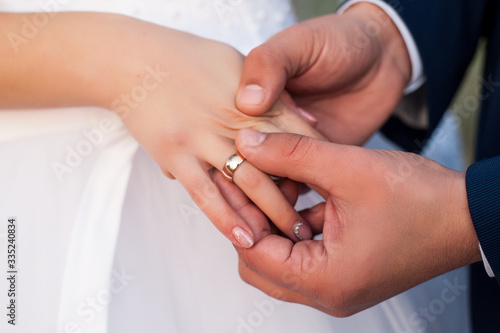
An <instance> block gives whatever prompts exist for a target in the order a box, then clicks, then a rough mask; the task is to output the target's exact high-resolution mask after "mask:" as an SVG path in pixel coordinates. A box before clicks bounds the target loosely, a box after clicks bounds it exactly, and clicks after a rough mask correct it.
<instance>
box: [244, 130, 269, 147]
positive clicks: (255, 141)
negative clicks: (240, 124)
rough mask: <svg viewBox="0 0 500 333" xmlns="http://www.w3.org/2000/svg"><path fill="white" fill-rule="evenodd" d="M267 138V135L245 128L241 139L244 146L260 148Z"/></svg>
mask: <svg viewBox="0 0 500 333" xmlns="http://www.w3.org/2000/svg"><path fill="white" fill-rule="evenodd" d="M266 136H267V134H264V133H261V132H259V131H256V130H253V129H251V128H244V129H242V130H241V131H240V139H241V142H242V143H243V145H244V146H250V147H253V146H258V145H260V144H261V143H262V141H264V140H265V139H266Z"/></svg>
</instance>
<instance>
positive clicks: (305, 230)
mask: <svg viewBox="0 0 500 333" xmlns="http://www.w3.org/2000/svg"><path fill="white" fill-rule="evenodd" d="M293 233H294V234H295V236H296V237H297V238H298V239H299V240H304V239H311V238H312V232H311V230H310V229H309V227H307V226H306V225H305V224H304V222H300V221H298V222H297V223H295V224H294V225H293Z"/></svg>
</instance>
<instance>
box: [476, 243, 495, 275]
mask: <svg viewBox="0 0 500 333" xmlns="http://www.w3.org/2000/svg"><path fill="white" fill-rule="evenodd" d="M479 251H481V258H482V259H483V265H484V269H485V271H486V273H488V276H489V277H491V278H494V277H495V272H493V269H492V268H491V266H490V263H489V262H488V259H486V256H485V255H484V251H483V248H482V247H481V244H479Z"/></svg>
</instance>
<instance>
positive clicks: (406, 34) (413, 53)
mask: <svg viewBox="0 0 500 333" xmlns="http://www.w3.org/2000/svg"><path fill="white" fill-rule="evenodd" d="M359 2H370V3H373V4H374V5H377V6H379V7H380V8H382V9H383V10H384V11H385V12H386V13H387V15H389V17H390V18H391V19H392V21H393V22H394V24H395V25H396V27H397V28H398V30H399V32H400V33H401V36H402V37H403V39H404V41H405V43H406V47H407V48H408V53H409V55H410V60H411V79H410V82H409V83H408V85H407V86H406V88H405V90H404V93H405V94H409V93H412V92H414V91H415V90H417V89H418V88H420V87H421V86H422V84H424V82H425V75H424V68H423V65H422V58H421V57H420V52H419V51H418V47H417V44H416V43H415V40H414V39H413V36H412V35H411V32H410V30H408V27H407V26H406V24H405V23H404V22H403V20H402V19H401V17H400V16H399V14H398V13H397V12H396V10H394V8H393V7H391V6H390V5H388V4H387V3H385V2H384V1H381V0H350V1H347V2H345V3H344V4H342V6H341V7H340V8H339V9H338V10H337V12H338V13H339V14H342V13H343V12H345V11H346V10H347V9H348V8H349V7H351V6H352V5H354V4H357V3H359Z"/></svg>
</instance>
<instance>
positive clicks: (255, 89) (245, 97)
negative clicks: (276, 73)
mask: <svg viewBox="0 0 500 333" xmlns="http://www.w3.org/2000/svg"><path fill="white" fill-rule="evenodd" d="M238 102H240V103H243V104H250V105H260V104H262V102H264V89H262V87H261V86H258V85H256V84H250V85H248V86H246V87H245V89H243V91H242V92H241V93H240V95H239V97H238Z"/></svg>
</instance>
